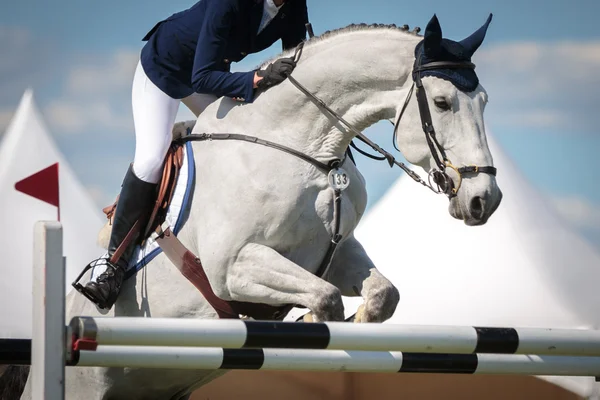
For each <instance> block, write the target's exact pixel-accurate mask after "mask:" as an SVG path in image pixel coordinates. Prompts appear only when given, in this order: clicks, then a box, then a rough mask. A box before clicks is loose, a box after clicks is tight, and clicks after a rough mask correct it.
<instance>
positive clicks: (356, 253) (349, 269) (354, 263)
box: [328, 236, 400, 322]
mask: <svg viewBox="0 0 600 400" xmlns="http://www.w3.org/2000/svg"><path fill="white" fill-rule="evenodd" d="M328 280H329V282H331V283H332V284H333V285H335V286H336V287H338V288H339V289H340V290H341V292H342V294H343V295H344V296H362V298H363V299H364V303H363V305H362V306H361V307H360V308H359V310H358V312H357V313H356V318H355V322H383V321H385V320H387V319H389V318H390V317H391V316H392V315H393V314H394V311H396V306H397V305H398V302H399V301H400V294H399V292H398V289H396V287H395V286H394V285H393V284H392V282H390V281H389V280H388V279H387V278H386V277H384V276H383V275H382V274H381V273H380V272H379V271H378V270H377V268H376V267H375V265H374V264H373V262H372V261H371V259H370V258H369V256H368V255H367V253H366V252H365V250H364V248H363V246H362V245H361V244H360V243H359V242H358V240H356V238H354V236H351V237H349V238H348V239H347V240H345V241H344V242H343V243H340V246H339V247H338V249H337V251H336V253H335V257H334V258H333V260H332V264H331V267H330V271H329V273H328Z"/></svg>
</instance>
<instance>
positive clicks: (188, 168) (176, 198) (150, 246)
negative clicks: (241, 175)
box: [91, 142, 195, 281]
mask: <svg viewBox="0 0 600 400" xmlns="http://www.w3.org/2000/svg"><path fill="white" fill-rule="evenodd" d="M194 173H195V169H194V152H193V150H192V144H191V142H187V143H186V144H185V146H184V148H183V164H182V166H181V170H180V171H179V177H178V178H177V184H176V185H175V191H174V193H173V199H172V200H171V204H170V205H169V209H168V210H167V216H166V222H167V223H168V224H169V227H171V231H173V233H174V234H175V235H177V234H178V233H179V230H180V229H181V227H182V225H183V215H184V212H185V210H186V209H187V207H188V205H189V202H190V197H191V187H192V182H193V180H194ZM161 252H162V249H161V248H160V246H159V245H158V243H156V241H154V240H153V239H152V238H148V239H147V240H146V241H145V242H144V244H143V246H141V247H140V246H137V247H136V249H135V250H134V252H133V256H132V257H131V261H130V262H129V266H128V269H127V273H126V275H125V279H128V278H130V277H132V276H133V275H135V274H136V273H137V272H138V271H139V270H141V269H142V268H144V267H145V266H146V265H147V264H148V263H149V262H150V261H152V260H153V259H154V257H156V256H157V255H159V254H160V253H161ZM103 257H107V253H105V254H104V256H103ZM105 270H106V266H105V265H97V266H95V267H94V268H93V271H92V277H91V280H92V281H95V280H96V278H97V277H98V276H99V275H100V274H101V273H102V272H104V271H105Z"/></svg>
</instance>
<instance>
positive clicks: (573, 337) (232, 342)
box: [70, 317, 600, 356]
mask: <svg viewBox="0 0 600 400" xmlns="http://www.w3.org/2000/svg"><path fill="white" fill-rule="evenodd" d="M70 328H71V330H72V337H74V338H75V339H76V340H75V342H74V343H73V346H74V348H75V349H80V348H81V349H93V348H95V346H98V345H128V346H175V347H179V346H182V347H188V346H194V347H221V348H229V349H242V348H280V349H327V350H362V351H403V352H416V353H452V354H475V353H493V354H537V355H569V356H600V331H591V330H576V329H536V328H488V327H470V326H435V325H400V324H349V323H345V322H326V323H293V322H271V321H248V320H196V319H165V318H137V317H129V318H127V317H121V318H107V317H99V318H91V317H76V318H73V319H72V320H71V324H70Z"/></svg>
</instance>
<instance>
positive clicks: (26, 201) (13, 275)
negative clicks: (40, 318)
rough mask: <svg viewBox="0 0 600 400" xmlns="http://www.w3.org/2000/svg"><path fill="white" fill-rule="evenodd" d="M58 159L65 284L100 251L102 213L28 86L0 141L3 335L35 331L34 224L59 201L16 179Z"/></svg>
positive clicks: (53, 212)
mask: <svg viewBox="0 0 600 400" xmlns="http://www.w3.org/2000/svg"><path fill="white" fill-rule="evenodd" d="M55 163H59V188H60V190H59V194H60V203H61V223H62V224H63V235H64V254H65V256H66V257H67V290H69V289H70V288H71V282H72V281H73V280H74V279H75V277H76V276H77V274H78V273H79V271H81V269H82V268H83V267H84V266H85V265H86V264H87V263H88V262H89V261H91V260H92V259H93V258H96V257H98V256H100V255H102V253H103V250H102V249H101V248H99V247H97V246H96V235H97V233H98V231H99V229H100V228H101V227H102V224H103V222H104V221H103V218H102V215H101V211H100V210H99V208H98V207H97V206H96V205H95V204H94V203H93V202H92V200H91V198H90V197H89V196H88V194H87V192H86V191H85V189H84V188H83V186H82V185H81V184H80V183H79V181H78V180H77V178H76V176H75V174H74V173H73V171H72V170H71V168H70V167H69V165H68V164H67V162H66V161H65V159H64V157H63V156H62V155H61V154H60V151H59V150H58V148H57V146H56V144H55V143H54V141H53V139H52V138H51V136H50V134H49V133H48V129H47V128H46V125H45V123H44V121H43V119H42V116H41V115H40V112H39V111H38V109H37V107H36V106H35V104H34V100H33V94H32V92H31V91H27V92H26V93H25V94H24V96H23V98H22V99H21V103H20V105H19V107H18V109H17V112H16V113H15V115H14V117H13V119H12V121H11V123H10V125H9V126H8V128H7V131H6V134H5V135H4V136H3V137H2V142H0V193H1V195H0V213H1V214H0V220H1V221H2V223H3V226H4V229H2V231H1V232H0V254H1V257H2V261H1V262H0V272H1V274H2V279H1V280H0V302H1V304H2V307H0V337H2V338H9V337H14V338H28V337H31V315H32V304H31V302H32V289H31V285H32V265H33V264H32V262H33V261H32V260H33V258H32V257H33V227H34V224H35V222H36V221H38V220H56V219H57V209H56V207H54V206H52V205H50V204H48V203H44V202H42V201H40V200H38V199H36V198H34V197H30V196H28V195H26V194H24V193H21V192H19V191H17V190H16V189H15V183H16V182H18V181H21V180H22V179H24V178H27V177H29V176H31V175H33V174H35V173H36V172H38V171H40V170H42V169H44V168H47V167H48V166H50V165H52V164H55Z"/></svg>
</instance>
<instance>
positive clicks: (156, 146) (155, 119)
mask: <svg viewBox="0 0 600 400" xmlns="http://www.w3.org/2000/svg"><path fill="white" fill-rule="evenodd" d="M131 95H132V96H131V97H132V99H131V104H132V107H133V124H134V128H135V157H134V160H133V171H134V172H135V174H136V176H137V177H138V178H140V179H141V180H143V181H145V182H149V183H157V182H158V181H159V180H160V177H161V175H162V167H163V161H164V159H165V156H166V155H167V151H168V150H169V146H170V144H171V141H172V139H173V137H172V131H173V124H174V123H175V117H176V116H177V111H178V110H179V104H180V103H181V102H183V104H185V105H186V106H187V108H189V109H190V111H192V112H193V113H194V115H196V117H197V116H198V115H200V113H201V112H202V111H204V109H205V108H206V107H207V106H208V105H209V104H210V103H212V102H214V101H215V100H216V99H217V97H216V96H214V95H208V94H200V93H194V94H192V95H191V96H189V97H186V98H185V99H182V100H178V99H173V98H171V97H169V96H168V95H166V94H165V93H164V92H163V91H162V90H160V89H159V88H158V87H156V86H155V85H154V84H153V83H152V81H151V80H150V79H148V77H147V76H146V74H145V73H144V69H143V68H142V65H141V63H139V62H138V66H137V69H136V71H135V76H134V78H133V88H132V93H131Z"/></svg>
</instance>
